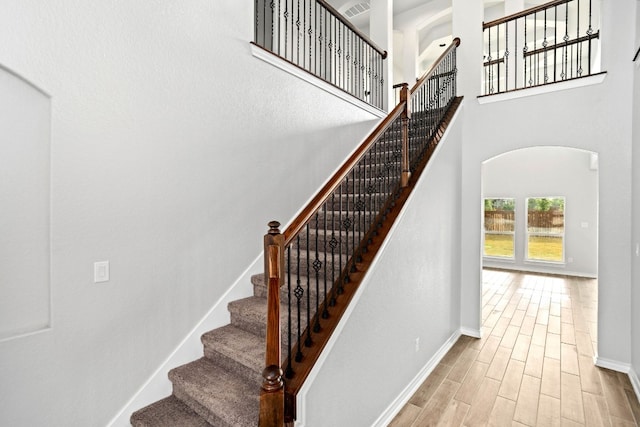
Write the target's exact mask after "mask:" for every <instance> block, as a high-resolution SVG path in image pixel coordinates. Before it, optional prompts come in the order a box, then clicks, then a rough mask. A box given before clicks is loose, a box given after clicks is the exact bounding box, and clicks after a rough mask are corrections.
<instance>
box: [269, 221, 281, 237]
mask: <svg viewBox="0 0 640 427" xmlns="http://www.w3.org/2000/svg"><path fill="white" fill-rule="evenodd" d="M278 227H280V223H279V222H278V221H271V222H269V234H280V230H279V229H278Z"/></svg>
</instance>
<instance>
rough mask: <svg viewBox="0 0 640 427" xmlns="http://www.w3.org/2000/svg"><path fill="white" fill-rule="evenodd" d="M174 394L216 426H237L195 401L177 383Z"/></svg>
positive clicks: (174, 386)
mask: <svg viewBox="0 0 640 427" xmlns="http://www.w3.org/2000/svg"><path fill="white" fill-rule="evenodd" d="M173 395H174V396H176V397H177V398H178V399H180V400H182V401H183V402H184V403H185V404H186V405H187V406H189V407H190V408H191V409H193V410H194V411H195V412H197V413H198V415H200V416H201V417H202V418H204V419H205V420H207V422H208V423H209V424H211V425H214V426H216V427H218V426H219V427H235V426H232V425H231V424H228V423H226V422H225V421H224V420H223V419H221V418H220V417H218V416H217V415H216V414H215V413H213V412H211V411H209V410H208V409H207V408H205V407H204V406H202V405H201V404H200V403H198V402H197V401H195V400H194V399H193V398H192V397H191V396H190V395H189V393H187V392H186V391H185V390H184V389H182V387H180V386H179V385H176V384H174V385H173Z"/></svg>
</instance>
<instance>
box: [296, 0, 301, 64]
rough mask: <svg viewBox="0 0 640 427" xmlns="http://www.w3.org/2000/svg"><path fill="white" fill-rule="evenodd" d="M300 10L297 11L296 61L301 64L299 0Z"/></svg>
mask: <svg viewBox="0 0 640 427" xmlns="http://www.w3.org/2000/svg"><path fill="white" fill-rule="evenodd" d="M297 6H298V10H297V13H296V61H295V63H296V64H297V65H300V23H301V22H300V0H297Z"/></svg>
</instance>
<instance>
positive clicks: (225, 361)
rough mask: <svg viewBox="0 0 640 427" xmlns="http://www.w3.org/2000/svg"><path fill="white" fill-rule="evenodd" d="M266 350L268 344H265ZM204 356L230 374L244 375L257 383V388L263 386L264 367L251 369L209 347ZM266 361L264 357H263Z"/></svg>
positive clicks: (205, 348) (206, 348)
mask: <svg viewBox="0 0 640 427" xmlns="http://www.w3.org/2000/svg"><path fill="white" fill-rule="evenodd" d="M265 348H266V344H265ZM204 356H205V357H206V358H208V359H211V360H213V361H214V362H215V363H216V364H217V365H218V366H221V367H223V368H224V369H225V370H227V371H229V372H236V373H238V374H240V375H242V376H243V377H244V378H246V379H247V380H249V381H251V382H253V383H255V385H256V387H257V388H260V387H261V385H262V369H264V366H260V367H257V368H256V369H254V368H253V367H249V366H246V365H243V364H242V363H239V362H238V361H237V360H235V359H233V358H231V357H228V356H227V355H225V354H222V353H220V352H218V351H216V350H215V349H214V348H211V347H209V346H205V347H204ZM263 359H264V356H263Z"/></svg>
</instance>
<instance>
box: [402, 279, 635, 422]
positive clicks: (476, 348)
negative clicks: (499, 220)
mask: <svg viewBox="0 0 640 427" xmlns="http://www.w3.org/2000/svg"><path fill="white" fill-rule="evenodd" d="M482 279H483V297H482V304H483V306H482V307H483V308H482V321H483V324H482V339H475V338H470V337H467V336H462V337H460V339H459V340H458V341H457V342H456V344H455V345H454V346H453V348H452V349H451V350H450V351H449V352H448V353H447V354H446V356H445V357H444V358H443V359H442V361H441V362H440V363H439V364H438V366H437V367H436V368H435V369H434V370H433V372H432V373H431V375H429V377H428V378H427V379H426V381H425V382H424V383H423V384H422V385H421V386H420V388H419V389H418V390H417V391H416V393H415V394H414V395H413V396H412V397H411V399H410V400H409V402H408V403H407V404H406V405H405V406H404V407H403V408H402V410H401V411H400V412H399V413H398V415H397V416H396V417H395V418H394V420H393V421H392V422H391V424H389V426H393V427H400V426H401V427H405V426H412V427H418V426H420V427H422V426H545V427H546V426H612V427H613V426H639V425H640V404H638V399H637V398H636V396H635V394H634V392H633V388H632V385H631V382H630V381H629V377H628V376H627V375H626V374H621V373H618V372H614V371H611V370H608V369H601V368H597V367H596V366H594V364H593V355H594V349H596V340H597V327H596V319H597V312H596V307H597V298H598V293H597V281H596V280H593V279H581V278H566V277H558V276H545V275H539V274H529V273H520V272H508V271H498V270H485V271H484V272H483V276H482Z"/></svg>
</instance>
